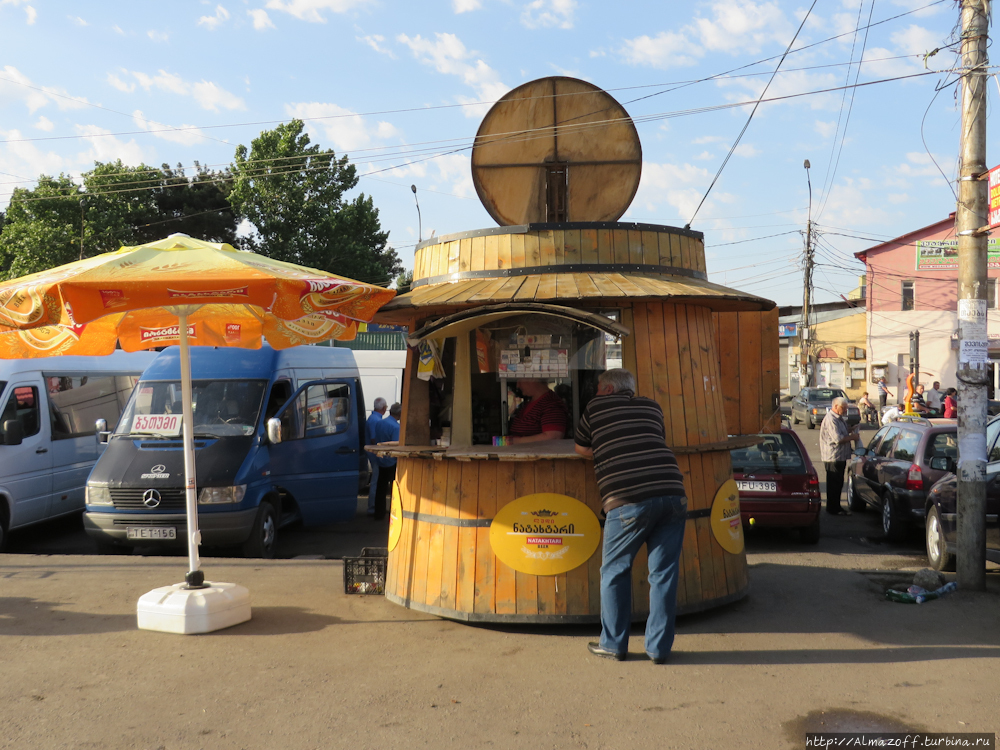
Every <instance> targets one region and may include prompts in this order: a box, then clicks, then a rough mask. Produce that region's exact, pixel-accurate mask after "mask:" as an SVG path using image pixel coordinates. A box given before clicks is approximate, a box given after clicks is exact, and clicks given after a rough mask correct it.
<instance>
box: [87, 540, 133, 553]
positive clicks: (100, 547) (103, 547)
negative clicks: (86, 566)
mask: <svg viewBox="0 0 1000 750" xmlns="http://www.w3.org/2000/svg"><path fill="white" fill-rule="evenodd" d="M96 544H97V554H99V555H131V554H132V548H131V547H124V546H122V545H120V544H112V543H111V542H96Z"/></svg>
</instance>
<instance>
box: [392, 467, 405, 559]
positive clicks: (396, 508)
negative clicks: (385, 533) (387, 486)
mask: <svg viewBox="0 0 1000 750" xmlns="http://www.w3.org/2000/svg"><path fill="white" fill-rule="evenodd" d="M402 535H403V500H402V498H401V497H400V495H399V482H393V483H392V502H391V503H390V504H389V551H390V552H392V551H393V550H394V549H396V545H397V544H399V537H401V536H402Z"/></svg>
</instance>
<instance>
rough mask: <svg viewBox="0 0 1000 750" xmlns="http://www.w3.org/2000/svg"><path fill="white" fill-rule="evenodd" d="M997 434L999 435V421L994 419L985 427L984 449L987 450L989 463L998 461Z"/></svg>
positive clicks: (999, 456)
mask: <svg viewBox="0 0 1000 750" xmlns="http://www.w3.org/2000/svg"><path fill="white" fill-rule="evenodd" d="M998 434H1000V419H994V420H992V421H991V422H990V423H989V424H988V425H986V447H987V449H988V450H989V460H990V461H1000V444H998V443H997V435H998Z"/></svg>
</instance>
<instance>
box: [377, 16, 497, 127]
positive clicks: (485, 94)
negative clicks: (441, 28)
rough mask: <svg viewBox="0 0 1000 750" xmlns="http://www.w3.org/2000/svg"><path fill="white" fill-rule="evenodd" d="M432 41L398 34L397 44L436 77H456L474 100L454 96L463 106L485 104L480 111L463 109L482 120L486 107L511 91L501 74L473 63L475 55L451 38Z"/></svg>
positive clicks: (445, 36) (439, 36) (438, 35)
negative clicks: (436, 74)
mask: <svg viewBox="0 0 1000 750" xmlns="http://www.w3.org/2000/svg"><path fill="white" fill-rule="evenodd" d="M434 37H435V40H434V41H431V40H430V39H424V38H423V37H422V36H420V35H419V34H417V35H416V36H415V37H412V38H411V37H409V36H407V35H406V34H400V35H399V36H397V37H396V39H397V41H399V42H401V43H403V44H405V45H406V46H407V47H409V48H410V50H411V51H412V52H413V56H414V57H416V58H417V59H418V60H419V61H420V62H422V63H424V64H425V65H431V66H433V67H434V69H435V70H437V72H438V73H444V74H446V75H454V76H458V77H459V78H461V79H462V81H463V82H464V83H465V84H466V85H468V86H471V87H472V89H473V90H474V91H475V92H476V97H477V98H476V99H473V98H471V97H467V96H456V97H455V98H456V99H457V100H458V101H459V102H462V103H472V102H475V101H481V102H486V104H484V105H483V106H481V107H466V108H465V109H466V111H465V114H466V116H467V117H482V116H483V115H484V114H485V113H486V110H487V109H489V105H490V104H492V103H493V102H495V101H496V100H497V99H499V98H500V97H501V96H503V95H504V94H506V93H507V92H508V91H509V90H510V87H509V86H507V85H506V84H505V83H504V82H503V81H501V80H500V74H499V73H497V72H496V71H495V70H493V68H491V67H490V66H489V65H487V64H486V63H485V62H483V60H481V59H474V58H475V55H476V53H475V52H473V51H471V50H468V49H466V48H465V45H464V44H462V41H461V40H460V39H459V38H458V37H457V36H455V35H454V34H442V33H440V32H438V33H435V34H434Z"/></svg>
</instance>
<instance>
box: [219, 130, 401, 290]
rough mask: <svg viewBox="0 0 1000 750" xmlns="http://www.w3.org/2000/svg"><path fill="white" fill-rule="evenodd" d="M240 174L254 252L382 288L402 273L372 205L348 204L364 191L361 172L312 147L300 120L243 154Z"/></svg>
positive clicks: (248, 243) (240, 203) (239, 207)
mask: <svg viewBox="0 0 1000 750" xmlns="http://www.w3.org/2000/svg"><path fill="white" fill-rule="evenodd" d="M232 175H233V188H232V192H231V193H230V195H229V200H230V202H231V203H232V206H233V210H234V211H235V212H236V215H237V217H238V218H239V219H245V220H246V221H248V222H250V224H252V225H253V228H254V230H255V231H254V232H253V233H252V234H251V235H250V236H248V237H247V238H245V239H244V240H243V246H244V247H246V248H247V249H251V250H253V251H254V252H258V253H261V254H262V255H267V256H269V257H271V258H275V259H278V260H283V261H287V262H289V263H298V264H300V265H304V266H309V267H311V268H319V269H321V270H324V271H329V272H331V273H335V274H339V275H341V276H346V277H348V278H352V279H358V280H360V281H367V282H372V283H376V284H381V285H387V284H388V283H389V282H390V281H391V280H392V279H393V278H394V277H395V275H396V274H397V273H399V272H400V271H401V270H402V267H403V266H402V263H401V262H400V260H399V257H398V256H397V255H396V252H395V250H393V249H392V248H391V247H388V245H387V240H388V238H389V233H388V232H384V231H382V227H381V224H380V223H379V217H378V209H377V208H375V206H374V204H373V203H372V199H371V198H370V197H367V196H365V195H364V193H361V194H360V195H358V196H357V197H356V198H354V199H353V200H350V201H349V200H347V199H345V197H344V194H345V193H346V192H347V191H349V190H351V189H353V188H354V187H355V186H356V185H357V184H358V177H357V170H356V169H355V167H354V166H353V165H352V164H349V163H348V160H347V157H346V156H342V157H340V158H339V159H338V158H337V157H336V155H335V154H334V152H333V151H324V150H322V149H320V147H319V146H318V145H317V144H311V143H310V140H309V136H308V135H307V134H306V133H304V132H303V124H302V122H301V121H300V120H292V121H291V122H289V123H285V124H282V125H279V126H278V127H277V128H275V129H274V130H266V131H264V132H263V133H261V134H260V136H258V137H257V138H255V139H254V140H253V142H252V143H251V147H250V149H249V150H248V149H247V148H246V147H245V146H242V145H241V146H240V147H239V148H237V150H236V161H235V163H234V164H233V166H232Z"/></svg>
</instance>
